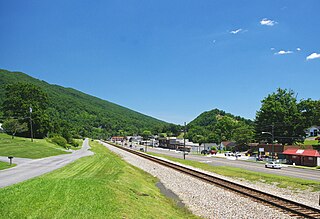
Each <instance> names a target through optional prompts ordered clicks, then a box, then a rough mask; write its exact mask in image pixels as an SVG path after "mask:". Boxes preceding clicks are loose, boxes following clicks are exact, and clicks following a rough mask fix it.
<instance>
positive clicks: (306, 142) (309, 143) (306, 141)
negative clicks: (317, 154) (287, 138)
mask: <svg viewBox="0 0 320 219" xmlns="http://www.w3.org/2000/svg"><path fill="white" fill-rule="evenodd" d="M303 144H304V145H319V141H318V140H304V143H303Z"/></svg>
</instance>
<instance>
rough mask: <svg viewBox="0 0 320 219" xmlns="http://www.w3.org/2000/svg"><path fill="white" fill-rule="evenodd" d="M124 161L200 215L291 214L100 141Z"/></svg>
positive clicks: (274, 215) (204, 216) (268, 215)
mask: <svg viewBox="0 0 320 219" xmlns="http://www.w3.org/2000/svg"><path fill="white" fill-rule="evenodd" d="M103 145H105V146H106V147H108V148H109V149H110V150H111V151H113V152H115V153H117V154H119V155H120V156H121V157H122V158H123V159H124V160H125V161H126V162H128V163H130V164H131V165H133V166H136V167H138V168H140V169H142V170H144V171H146V172H148V173H150V174H151V175H153V176H155V177H157V178H158V179H159V180H160V181H161V183H162V184H163V185H164V186H165V187H166V188H167V189H169V190H171V191H172V192H174V193H175V194H176V195H177V196H178V197H179V198H180V199H181V200H182V202H183V203H184V204H185V206H186V207H187V208H188V209H189V210H191V211H192V213H193V214H195V215H198V216H201V217H203V218H215V219H219V218H221V219H222V218H223V219H224V218H292V217H290V216H288V215H286V214H284V213H282V212H280V211H277V210H275V209H273V208H270V207H267V206H264V205H262V204H259V203H256V202H254V201H252V200H250V199H248V198H245V197H242V196H239V195H237V194H235V193H232V192H229V191H226V190H224V189H221V188H219V187H216V186H214V185H210V184H208V183H205V182H203V181H201V180H198V179H195V178H193V177H190V176H187V175H185V174H182V173H180V172H177V171H175V170H171V169H169V168H167V167H164V166H162V165H159V164H156V163H153V162H151V161H149V160H146V159H144V158H141V157H138V156H136V155H134V154H131V153H128V152H126V151H123V150H121V149H118V148H116V147H113V146H110V145H108V144H106V143H103Z"/></svg>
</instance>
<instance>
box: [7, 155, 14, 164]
mask: <svg viewBox="0 0 320 219" xmlns="http://www.w3.org/2000/svg"><path fill="white" fill-rule="evenodd" d="M8 158H9V160H10V165H12V159H13V156H9V157H8Z"/></svg>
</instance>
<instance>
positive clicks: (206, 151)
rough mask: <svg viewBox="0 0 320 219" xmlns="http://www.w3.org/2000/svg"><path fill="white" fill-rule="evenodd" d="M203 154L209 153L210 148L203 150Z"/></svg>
mask: <svg viewBox="0 0 320 219" xmlns="http://www.w3.org/2000/svg"><path fill="white" fill-rule="evenodd" d="M201 154H204V155H206V154H209V151H208V150H202V151H201Z"/></svg>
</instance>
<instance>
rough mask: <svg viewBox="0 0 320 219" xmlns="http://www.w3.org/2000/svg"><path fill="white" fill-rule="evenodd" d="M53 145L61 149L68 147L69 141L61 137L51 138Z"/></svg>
mask: <svg viewBox="0 0 320 219" xmlns="http://www.w3.org/2000/svg"><path fill="white" fill-rule="evenodd" d="M51 141H52V143H55V144H57V145H59V146H61V147H65V148H66V147H67V140H66V139H65V138H64V137H62V136H59V135H56V136H54V137H53V138H51Z"/></svg>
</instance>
